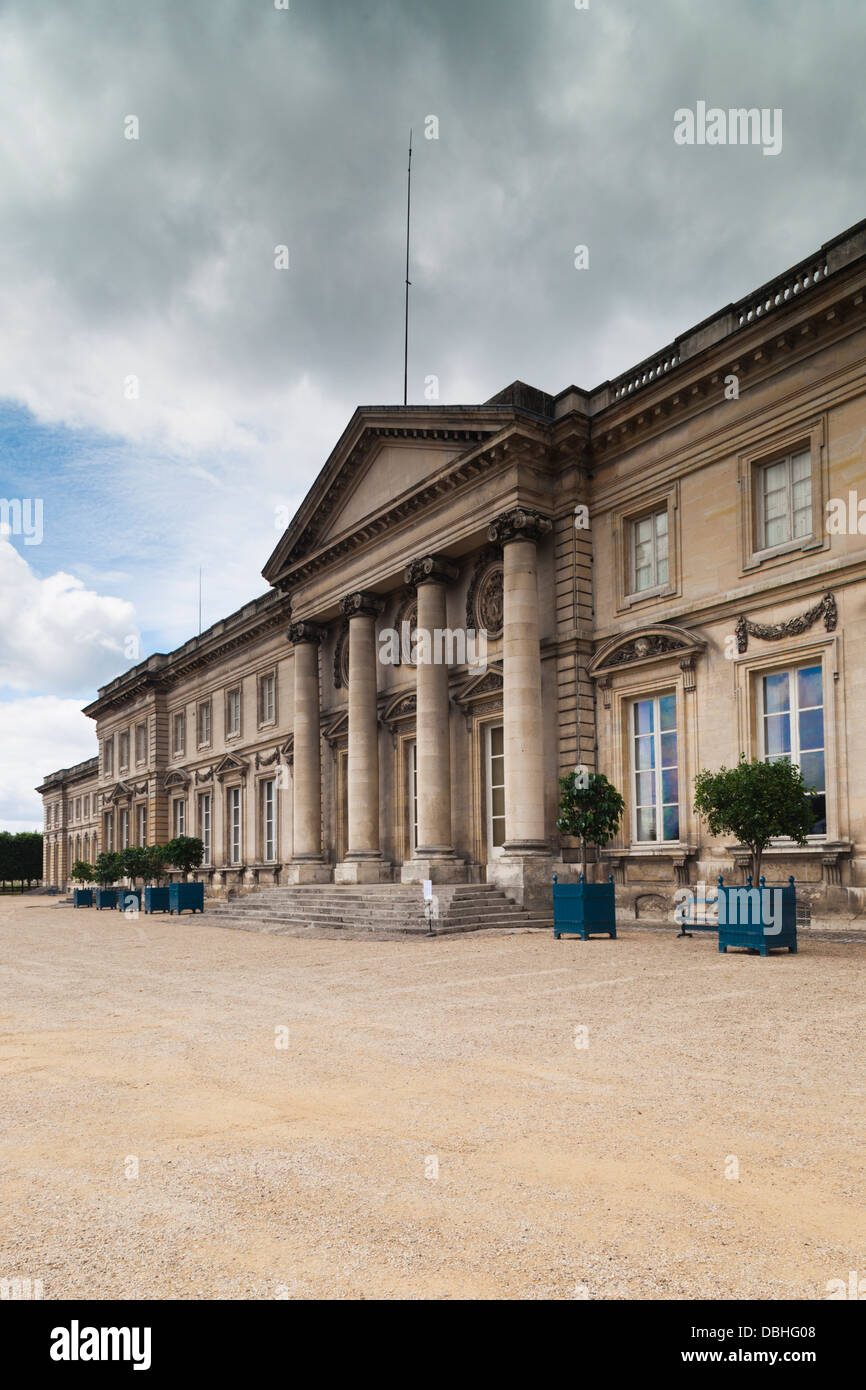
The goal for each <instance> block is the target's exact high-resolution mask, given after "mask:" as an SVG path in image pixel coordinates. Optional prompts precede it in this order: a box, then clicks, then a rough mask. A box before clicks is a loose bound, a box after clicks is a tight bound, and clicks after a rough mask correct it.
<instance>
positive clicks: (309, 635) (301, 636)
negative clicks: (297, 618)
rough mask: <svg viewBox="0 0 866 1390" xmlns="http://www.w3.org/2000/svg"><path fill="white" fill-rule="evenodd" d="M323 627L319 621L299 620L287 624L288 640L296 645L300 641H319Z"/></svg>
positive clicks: (323, 631)
mask: <svg viewBox="0 0 866 1390" xmlns="http://www.w3.org/2000/svg"><path fill="white" fill-rule="evenodd" d="M324 635H325V629H324V628H323V627H322V626H321V625H320V624H319V623H310V622H300V623H290V624H289V641H290V642H291V643H292V645H293V646H295V647H297V646H299V645H300V644H301V643H302V642H321V640H322V638H323V637H324Z"/></svg>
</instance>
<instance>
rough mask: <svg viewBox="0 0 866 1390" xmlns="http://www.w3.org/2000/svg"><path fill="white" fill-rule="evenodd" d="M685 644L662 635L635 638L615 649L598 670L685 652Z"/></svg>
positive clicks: (674, 638) (677, 639)
mask: <svg viewBox="0 0 866 1390" xmlns="http://www.w3.org/2000/svg"><path fill="white" fill-rule="evenodd" d="M685 645H686V644H685V642H682V641H681V640H680V639H679V638H678V637H668V636H666V635H664V634H662V633H660V632H659V633H650V634H649V635H645V636H641V637H635V638H633V639H632V641H631V642H624V643H623V645H622V646H621V647H616V648H615V649H614V651H612V652H611V653H610V654H609V655H608V656H607V657H606V658H605V660H604V661H603V662H602V663H601V667H600V668H599V669H600V670H605V669H606V668H608V667H610V666H625V665H626V664H627V663H628V662H629V661H644V660H646V658H647V657H648V656H664V655H665V654H666V653H668V652H680V651H684V650H685Z"/></svg>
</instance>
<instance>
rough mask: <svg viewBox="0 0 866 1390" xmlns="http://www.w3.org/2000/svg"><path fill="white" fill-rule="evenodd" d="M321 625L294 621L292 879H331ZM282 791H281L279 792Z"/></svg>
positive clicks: (303, 880) (314, 880)
mask: <svg viewBox="0 0 866 1390" xmlns="http://www.w3.org/2000/svg"><path fill="white" fill-rule="evenodd" d="M323 636H324V628H321V627H320V626H319V625H318V623H310V622H301V623H292V625H291V627H290V628H289V640H290V641H291V643H292V644H293V646H294V649H295V653H294V656H295V714H294V744H293V760H294V766H293V774H292V840H293V848H292V862H291V863H290V864H289V866H288V870H287V875H288V882H289V883H329V882H330V880H331V870H330V867H329V865H328V864H326V863H325V860H324V856H323V854H322V747H321V735H320V730H319V643H320V642H321V640H322V638H323ZM278 795H281V793H278Z"/></svg>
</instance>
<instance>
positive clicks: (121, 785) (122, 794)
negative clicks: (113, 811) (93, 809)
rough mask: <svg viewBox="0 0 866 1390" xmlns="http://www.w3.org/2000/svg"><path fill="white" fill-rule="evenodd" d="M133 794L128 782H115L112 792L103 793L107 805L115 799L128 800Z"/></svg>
mask: <svg viewBox="0 0 866 1390" xmlns="http://www.w3.org/2000/svg"><path fill="white" fill-rule="evenodd" d="M131 795H132V788H131V787H129V786H127V784H126V782H115V784H114V786H113V787H112V788H111V791H110V792H105V793H103V797H102V800H103V803H104V804H105V805H106V806H107V805H110V804H111V803H112V802H115V801H128V800H129V797H130V796H131Z"/></svg>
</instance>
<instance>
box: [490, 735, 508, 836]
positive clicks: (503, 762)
mask: <svg viewBox="0 0 866 1390" xmlns="http://www.w3.org/2000/svg"><path fill="white" fill-rule="evenodd" d="M494 729H502V754H503V756H502V778H503V780H502V781H501V782H496V783H494V781H493V752H492V748H493V730H494ZM494 786H496V787H502V790H503V792H504V791H505V725H504V723H502V724H500V723H499V722H498V720H497V721H494V722H493V723H491V724H485V726H484V789H485V816H486V835H487V858H488V859H498V858H499V856H500V855H501V854H502V852H503V849H504V848H505V845H504V841H503V844H501V845H494V843H493V838H494V831H493V822H494V819H495V820H500V819H501V820H502V822H503V834H507V826H506V820H505V817H504V816H502V817H499V816H496V817H494V815H493V789H494Z"/></svg>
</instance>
